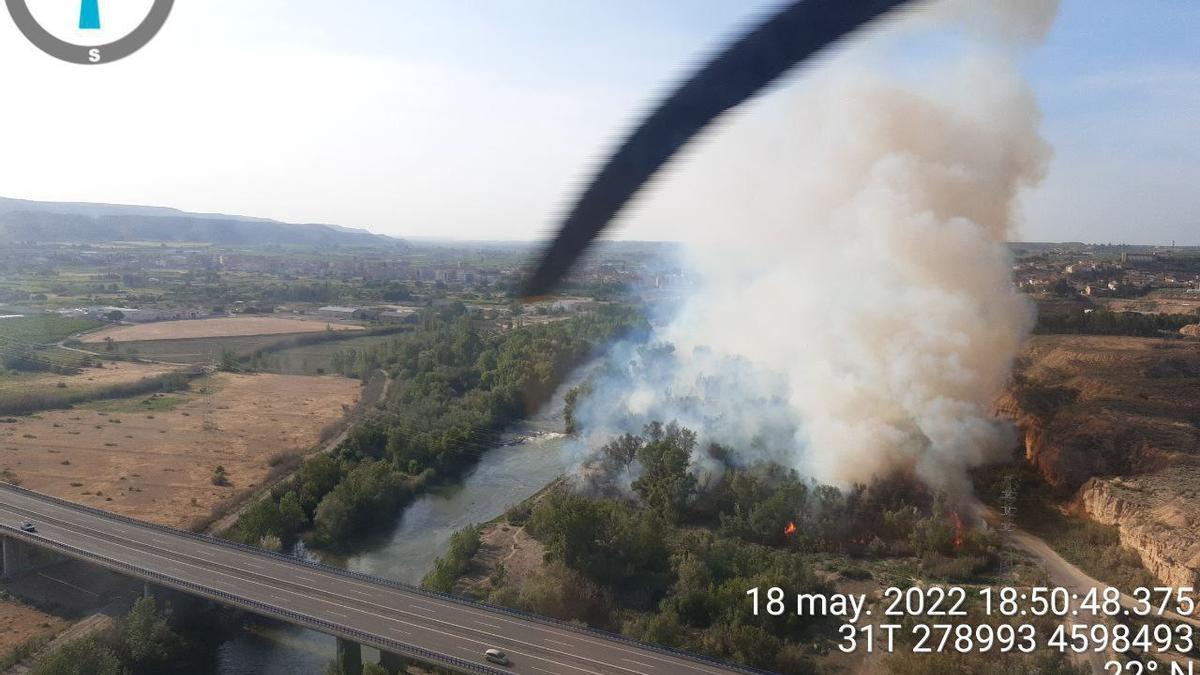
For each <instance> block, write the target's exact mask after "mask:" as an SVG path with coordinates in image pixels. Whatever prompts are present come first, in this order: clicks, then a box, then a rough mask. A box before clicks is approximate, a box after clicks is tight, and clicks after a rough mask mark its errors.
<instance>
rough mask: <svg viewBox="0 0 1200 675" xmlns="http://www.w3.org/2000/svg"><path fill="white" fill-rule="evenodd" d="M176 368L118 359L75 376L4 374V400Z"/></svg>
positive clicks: (81, 389) (0, 389) (0, 387)
mask: <svg viewBox="0 0 1200 675" xmlns="http://www.w3.org/2000/svg"><path fill="white" fill-rule="evenodd" d="M173 370H175V369H174V368H171V367H170V366H164V365H158V364H144V363H129V362H124V361H116V362H113V363H107V364H105V365H104V367H102V368H84V369H82V370H80V371H79V372H78V373H75V374H72V375H56V374H54V373H44V372H41V373H39V372H34V373H16V374H13V373H0V401H2V400H3V399H4V398H5V397H6V396H12V395H16V394H31V393H43V392H50V391H54V392H57V393H67V392H71V393H73V394H74V393H83V394H86V393H87V392H90V391H94V390H98V389H102V388H105V387H109V386H111V385H116V384H129V383H132V382H137V381H138V380H140V379H142V378H144V377H156V376H158V375H163V374H165V373H169V372H172V371H173Z"/></svg>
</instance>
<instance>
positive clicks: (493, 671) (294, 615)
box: [0, 523, 511, 675]
mask: <svg viewBox="0 0 1200 675" xmlns="http://www.w3.org/2000/svg"><path fill="white" fill-rule="evenodd" d="M0 532H6V533H8V535H9V536H15V537H16V538H18V539H20V540H22V541H25V542H26V543H29V544H32V545H35V546H41V547H43V548H49V549H52V550H54V551H57V552H59V553H63V554H65V555H69V556H72V557H77V558H81V559H84V560H91V561H95V562H97V563H99V564H101V565H103V566H105V567H109V568H114V569H117V570H120V571H123V572H126V573H128V574H132V575H134V576H136V577H139V578H143V579H147V580H151V581H156V582H158V583H162V584H164V585H167V586H172V587H175V588H178V589H179V590H183V591H187V592H191V593H195V594H197V595H201V596H204V597H210V598H216V599H219V600H223V601H224V602H226V603H229V604H232V605H234V606H239V607H243V608H246V609H249V610H250V611H253V612H255V613H258V614H262V615H264V616H269V617H273V618H281V619H285V620H288V621H291V622H293V623H297V624H299V625H303V626H306V627H309V628H313V629H316V630H319V631H321V632H325V633H329V634H332V635H334V636H341V637H346V638H350V639H353V640H356V641H359V642H362V643H365V644H367V645H370V646H372V647H375V648H377V649H384V650H385V651H390V652H395V653H397V654H400V655H402V656H408V657H411V658H414V659H418V660H421V661H425V662H431V663H440V664H443V665H447V666H450V667H452V668H457V669H460V670H462V671H464V672H468V673H478V674H479V675H511V674H510V673H507V672H506V671H503V670H499V669H497V668H490V667H488V666H485V665H482V664H479V663H475V662H473V661H467V660H465V659H460V658H458V657H456V656H450V655H448V654H442V653H440V652H435V651H432V650H428V649H425V648H423V647H417V646H416V645H410V644H407V643H404V642H400V641H399V640H394V639H392V638H388V637H383V636H380V635H374V634H372V633H368V632H366V631H362V630H358V629H357V628H350V627H348V626H342V625H340V624H336V623H333V622H332V621H326V620H325V619H319V618H317V617H315V616H309V615H307V614H304V613H302V612H296V611H293V610H290V609H284V608H283V607H277V606H275V605H270V604H267V603H265V602H260V601H258V600H254V599H252V598H246V597H242V596H240V595H235V594H233V593H229V592H227V591H222V590H219V589H216V588H212V587H209V586H204V585H203V584H197V583H195V582H192V581H187V580H185V579H180V578H178V577H174V576H171V575H169V574H163V573H162V572H156V571H154V570H151V569H148V568H145V567H141V566H138V565H133V564H130V563H127V562H124V561H121V560H116V559H114V558H109V557H107V556H102V555H100V554H98V553H93V552H91V551H88V550H86V549H81V548H79V547H77V546H72V545H71V544H65V543H62V542H57V541H53V540H51V539H47V538H45V537H43V536H41V535H40V534H35V533H29V532H25V531H23V530H21V529H20V528H18V527H14V526H12V525H7V524H4V523H0Z"/></svg>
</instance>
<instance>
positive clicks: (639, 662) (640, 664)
mask: <svg viewBox="0 0 1200 675" xmlns="http://www.w3.org/2000/svg"><path fill="white" fill-rule="evenodd" d="M621 660H622V661H628V662H630V663H634V664H637V665H639V666H641V667H643V668H653V667H654V666H652V665H650V664H649V663H642V662H641V661H634V660H633V659H626V658H622V659H621Z"/></svg>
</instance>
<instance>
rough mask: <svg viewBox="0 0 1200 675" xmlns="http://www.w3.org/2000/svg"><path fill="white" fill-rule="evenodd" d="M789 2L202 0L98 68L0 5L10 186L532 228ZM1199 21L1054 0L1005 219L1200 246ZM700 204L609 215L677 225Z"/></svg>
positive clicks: (2, 115)
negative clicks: (707, 58) (715, 60)
mask: <svg viewBox="0 0 1200 675" xmlns="http://www.w3.org/2000/svg"><path fill="white" fill-rule="evenodd" d="M775 4H776V3H775V2H768V1H766V0H754V1H753V2H747V3H734V2H725V1H721V0H698V1H697V2H688V3H682V2H680V3H666V2H662V3H638V2H634V0H617V1H615V2H610V3H603V4H601V3H557V2H553V1H552V0H509V1H503V2H496V3H488V4H486V5H483V6H478V5H473V4H468V3H464V2H445V1H440V0H439V1H435V0H422V1H415V0H413V1H408V2H398V3H378V2H367V1H365V0H359V1H356V2H347V3H339V4H338V5H337V6H331V5H329V4H328V3H321V2H316V0H296V1H295V2H290V3H288V5H287V11H286V12H285V11H281V5H280V3H261V4H260V3H255V4H254V5H253V6H247V5H246V4H245V3H235V2H233V1H232V0H210V1H209V2H206V3H180V4H177V5H176V9H175V12H174V15H173V16H172V18H171V20H170V21H169V22H168V25H167V27H166V28H165V29H164V30H163V32H162V33H161V35H160V36H159V37H158V38H157V39H156V41H155V43H154V44H152V45H151V46H149V47H147V48H146V49H145V50H144V51H143V52H142V53H139V54H138V55H137V56H136V57H134V58H131V59H127V60H126V61H122V62H119V63H115V64H111V65H107V66H104V67H102V68H81V67H76V66H70V65H68V64H64V63H60V62H56V61H54V60H53V59H49V58H47V57H46V56H45V55H43V54H41V53H40V52H38V51H37V50H36V49H35V48H33V47H32V46H31V45H29V43H28V42H26V41H24V40H23V39H22V38H21V37H20V34H19V33H18V32H17V31H16V29H15V27H14V26H13V25H12V23H11V22H9V21H0V58H3V59H4V60H5V62H6V63H7V64H10V68H8V69H7V71H8V72H6V75H7V76H8V77H7V78H6V82H5V93H6V96H5V98H6V102H8V104H7V105H5V106H3V107H0V147H4V149H5V150H4V152H5V158H6V160H7V161H6V162H4V163H3V165H2V166H0V194H3V195H4V196H7V197H15V198H24V199H36V200H47V201H92V202H103V203H122V204H140V205H154V206H169V207H174V208H179V209H183V210H187V211H199V212H221V213H229V214H235V215H245V216H253V217H263V218H273V219H278V220H282V221H286V222H323V223H331V224H337V225H344V226H348V227H359V228H366V229H369V230H371V231H373V232H377V233H381V234H388V235H393V236H397V237H415V238H423V237H432V238H439V237H448V238H455V239H463V240H529V239H536V238H539V237H541V236H544V235H545V234H546V233H547V232H548V230H549V228H551V227H553V225H554V224H555V218H556V216H557V215H558V214H559V213H560V212H561V211H562V209H563V208H564V207H565V206H566V204H567V202H568V201H569V200H570V199H571V198H572V197H573V196H574V190H575V189H577V187H578V185H579V183H580V181H581V180H583V179H585V178H586V177H587V176H588V175H589V172H590V171H591V170H592V169H593V167H594V166H595V164H596V162H597V161H598V158H599V157H600V155H601V154H602V153H603V152H605V151H606V150H607V149H608V148H609V147H610V146H611V144H612V143H613V142H614V139H615V138H617V137H619V135H620V134H622V133H623V132H624V130H625V129H627V128H628V126H629V125H630V124H631V123H632V122H633V121H634V119H635V118H636V115H637V113H638V112H639V111H642V110H644V109H645V108H646V107H647V106H648V105H649V104H650V103H651V102H653V101H654V100H655V99H656V98H657V97H658V96H660V95H661V94H662V92H663V90H664V87H666V86H667V85H669V84H671V83H673V82H675V81H676V80H678V79H679V78H680V77H681V76H683V75H684V74H685V73H686V72H687V71H688V70H689V68H691V67H694V64H695V62H696V61H697V59H698V58H700V57H701V56H702V55H704V54H706V53H708V52H710V51H711V50H712V49H714V48H715V46H716V45H719V44H720V43H721V42H722V40H723V39H725V38H726V36H727V35H729V33H730V31H731V30H733V29H734V28H735V27H737V26H742V25H745V24H746V23H747V22H750V21H752V20H753V18H754V17H756V16H757V15H759V14H761V13H762V12H764V11H767V10H768V9H770V8H771V7H773V6H775ZM76 16H78V15H76ZM1197 29H1200V5H1197V4H1194V3H1182V2H1165V3H1157V4H1155V5H1154V6H1153V11H1149V10H1147V6H1145V5H1140V4H1135V3H1126V2H1120V1H1119V0H1064V2H1063V5H1062V11H1061V15H1060V17H1059V19H1058V21H1057V23H1056V24H1055V27H1054V28H1053V30H1052V32H1051V34H1050V36H1049V38H1048V40H1047V41H1046V44H1045V45H1043V46H1041V47H1037V48H1034V49H1033V50H1031V51H1030V53H1029V55H1028V56H1027V57H1025V59H1024V61H1023V62H1022V69H1023V71H1024V72H1025V73H1026V75H1027V76H1028V78H1029V80H1030V81H1031V82H1032V84H1033V87H1034V89H1035V91H1036V95H1037V98H1038V101H1039V103H1040V105H1041V107H1042V109H1043V113H1044V124H1043V134H1044V136H1045V137H1046V138H1047V140H1048V141H1049V142H1050V144H1051V145H1052V146H1053V148H1054V159H1053V160H1052V162H1051V164H1050V167H1049V173H1048V174H1047V177H1046V180H1045V182H1044V183H1043V184H1042V185H1041V186H1040V187H1038V188H1036V189H1035V190H1033V191H1032V192H1030V193H1029V194H1028V195H1026V197H1025V198H1024V199H1023V206H1024V208H1023V211H1024V218H1023V224H1022V226H1021V228H1020V230H1019V232H1018V233H1017V234H1016V236H1015V237H1014V238H1015V239H1018V240H1022V241H1081V242H1088V243H1107V242H1111V243H1130V244H1150V245H1169V244H1170V243H1171V241H1172V240H1174V241H1176V242H1177V243H1179V244H1180V245H1195V244H1200V236H1198V234H1197V233H1198V232H1200V227H1197V224H1198V223H1197V221H1198V217H1197V213H1196V200H1195V198H1194V196H1193V193H1194V187H1193V186H1194V185H1195V184H1196V183H1197V182H1198V179H1200V54H1198V53H1196V52H1195V50H1194V48H1191V47H1190V45H1192V44H1194V43H1193V42H1192V41H1191V40H1190V36H1192V35H1194V33H1195V31H1196V30H1197ZM934 48H936V47H934ZM796 81H797V78H796V77H792V78H791V79H790V80H789V82H788V83H786V84H785V86H783V87H781V89H783V90H785V91H786V90H787V89H788V88H790V87H793V86H795V84H794V83H795V82H796ZM772 97H775V95H772V96H771V97H768V99H767V100H765V101H760V102H757V103H755V104H754V105H771V104H772V103H771V99H772ZM81 101H87V102H91V104H90V105H89V123H88V124H87V125H81V124H79V123H78V120H77V119H76V111H77V109H78V105H79V103H80V102H81ZM763 119H767V120H770V119H774V118H771V117H769V116H764V117H763ZM781 123H782V122H781ZM718 133H719V130H718ZM655 198H656V195H655V193H654V192H653V191H650V192H648V193H647V194H646V195H645V196H644V199H646V200H654V199H655ZM688 206H689V205H688V204H686V203H682V204H679V205H678V207H677V208H676V209H675V212H677V213H678V214H679V218H678V220H679V221H681V222H671V223H666V222H661V219H660V221H659V222H655V221H652V220H651V219H648V218H645V217H639V216H638V215H637V214H634V216H633V217H631V218H629V219H628V221H627V222H625V223H623V224H622V227H620V228H619V229H618V230H617V231H615V232H614V235H615V236H616V237H619V238H623V239H640V240H674V239H678V238H680V234H681V233H682V232H685V231H686V225H685V223H686V220H687V213H688ZM653 212H654V213H663V212H664V210H663V209H655V210H653Z"/></svg>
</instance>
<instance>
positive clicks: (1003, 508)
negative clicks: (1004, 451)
mask: <svg viewBox="0 0 1200 675" xmlns="http://www.w3.org/2000/svg"><path fill="white" fill-rule="evenodd" d="M1016 515H1017V485H1016V478H1015V476H1013V474H1011V473H1010V474H1009V475H1008V476H1006V477H1005V478H1004V487H1003V489H1002V490H1001V491H1000V532H1002V533H1003V534H1001V537H1002V540H1001V542H1002V543H1001V546H1002V547H1003V548H1002V551H1003V552H1002V553H1001V556H1002V558H1001V561H1000V567H1001V573H1002V574H1003V575H1004V576H1008V575H1010V574H1012V572H1013V567H1014V566H1015V563H1016V551H1015V550H1014V548H1013V542H1012V533H1013V530H1015V529H1017V528H1016V522H1015V520H1016Z"/></svg>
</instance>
